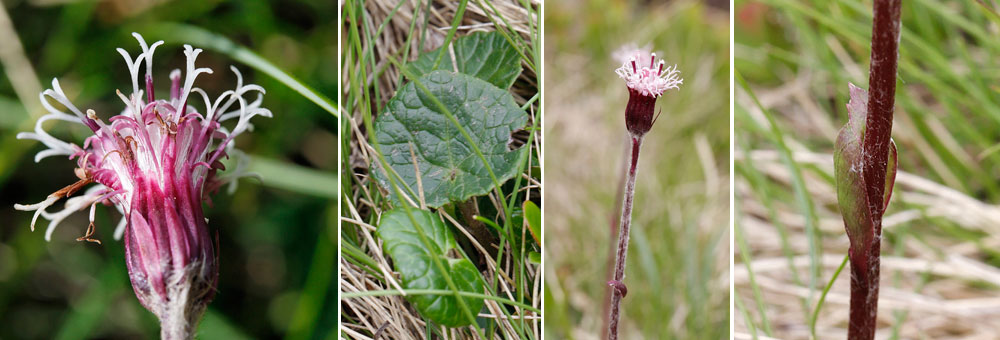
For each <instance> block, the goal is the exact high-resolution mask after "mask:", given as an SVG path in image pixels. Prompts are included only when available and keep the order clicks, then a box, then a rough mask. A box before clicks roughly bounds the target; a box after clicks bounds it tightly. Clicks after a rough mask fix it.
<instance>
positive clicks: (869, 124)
mask: <svg viewBox="0 0 1000 340" xmlns="http://www.w3.org/2000/svg"><path fill="white" fill-rule="evenodd" d="M900 6H901V4H900V0H875V2H874V8H873V13H874V19H873V22H872V54H871V69H870V71H869V79H868V115H867V118H866V122H865V134H864V141H863V146H862V148H863V149H862V150H863V154H862V157H864V163H863V170H862V171H863V172H862V174H863V176H864V180H865V183H866V185H865V186H866V190H865V193H866V195H867V201H868V210H869V211H870V212H871V218H872V227H873V229H874V230H872V232H873V233H874V237H873V238H872V243H871V245H870V248H869V249H852V251H851V253H850V254H851V316H850V323H849V326H848V330H847V338H848V339H850V340H870V339H874V338H875V328H876V320H877V316H878V288H879V262H880V259H879V257H880V254H879V251H880V248H881V238H882V213H883V211H884V207H885V202H883V200H884V197H885V181H886V169H887V167H888V165H889V143H890V134H891V132H892V116H893V106H894V105H895V98H896V67H897V66H896V65H897V61H898V59H899V32H900Z"/></svg>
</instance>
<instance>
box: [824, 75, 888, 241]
mask: <svg viewBox="0 0 1000 340" xmlns="http://www.w3.org/2000/svg"><path fill="white" fill-rule="evenodd" d="M849 86H850V97H851V99H850V101H849V102H848V103H847V112H848V120H847V124H846V125H844V127H843V128H842V129H841V130H840V134H839V135H838V136H837V142H836V146H835V148H834V153H833V160H834V163H833V166H834V175H835V177H836V180H837V202H838V203H839V205H840V213H841V214H842V215H843V218H844V225H845V227H846V229H847V237H848V238H849V239H850V242H851V250H852V251H856V252H861V251H863V250H865V249H867V248H868V247H869V245H871V243H872V240H873V238H874V237H875V230H874V228H875V225H874V219H875V218H881V217H882V213H883V212H884V210H885V206H888V204H889V198H890V197H891V196H892V185H893V183H894V182H895V177H896V162H897V160H896V145H895V142H893V141H892V140H890V141H889V143H890V145H889V158H888V161H889V162H888V163H889V164H888V166H887V169H886V177H885V179H886V182H885V184H884V185H885V193H884V196H883V198H884V201H883V202H884V206H883V207H882V211H874V212H873V211H870V210H869V208H868V199H867V195H866V194H865V191H866V190H867V186H866V185H865V180H864V176H863V174H862V171H863V170H862V169H863V168H864V167H863V166H862V165H863V163H864V156H863V150H862V148H863V145H864V135H865V121H866V118H867V115H868V109H867V107H868V92H867V91H865V90H864V89H861V88H858V87H856V86H854V84H850V85H849Z"/></svg>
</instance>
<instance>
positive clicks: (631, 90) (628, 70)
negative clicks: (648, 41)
mask: <svg viewBox="0 0 1000 340" xmlns="http://www.w3.org/2000/svg"><path fill="white" fill-rule="evenodd" d="M647 56H648V58H646V57H647ZM645 60H649V66H642V65H641V62H642V61H645ZM664 64H665V62H664V61H663V59H659V60H657V59H656V53H648V52H645V51H643V50H635V51H634V52H633V53H632V57H631V58H629V60H627V61H625V62H624V63H623V64H622V66H621V67H620V68H618V69H617V70H615V73H617V74H618V76H619V77H621V78H622V79H623V80H625V86H627V87H628V104H627V105H626V106H625V126H626V127H627V128H628V131H629V133H630V134H631V135H632V136H633V137H642V136H644V135H645V134H646V133H647V132H649V129H651V128H652V127H653V123H654V122H656V117H655V116H654V115H653V111H654V108H655V106H656V98H658V97H659V96H661V95H663V93H664V92H666V91H667V90H669V89H679V88H680V87H679V85H681V84H683V83H684V79H681V78H679V77H678V76H679V75H680V71H678V70H677V65H674V66H673V67H667V68H664Z"/></svg>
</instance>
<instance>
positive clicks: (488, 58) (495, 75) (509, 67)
mask: <svg viewBox="0 0 1000 340" xmlns="http://www.w3.org/2000/svg"><path fill="white" fill-rule="evenodd" d="M452 46H453V47H454V48H453V49H452V50H453V51H454V53H455V59H454V60H452V58H451V56H452V54H451V52H452V50H449V49H445V51H444V55H443V56H442V57H441V62H440V63H439V64H438V66H437V68H434V61H435V60H437V57H438V53H440V52H441V49H443V48H445V46H442V47H439V48H437V49H435V50H433V51H430V52H424V53H423V54H421V55H420V56H419V57H418V58H417V60H414V61H413V62H411V63H410V64H409V65H410V68H411V69H412V70H413V71H414V73H416V74H417V76H423V75H425V74H427V73H430V72H431V71H435V70H447V71H457V72H459V73H464V74H468V75H470V76H473V77H476V78H479V79H482V80H485V81H487V82H489V83H490V84H493V85H496V87H499V88H501V89H505V90H506V89H509V88H510V87H511V86H512V85H514V80H516V79H517V76H518V75H520V74H521V57H520V55H518V53H517V50H516V49H515V48H514V46H512V45H511V44H510V43H509V42H508V41H507V39H505V38H504V37H503V35H502V34H500V33H499V32H475V33H472V34H469V35H467V36H464V37H460V38H458V39H455V42H453V43H452Z"/></svg>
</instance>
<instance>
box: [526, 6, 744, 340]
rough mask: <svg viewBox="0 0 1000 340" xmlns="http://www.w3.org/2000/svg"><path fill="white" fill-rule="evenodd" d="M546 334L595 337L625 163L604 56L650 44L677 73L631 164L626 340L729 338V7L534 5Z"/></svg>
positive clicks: (620, 87) (620, 96) (620, 109)
mask: <svg viewBox="0 0 1000 340" xmlns="http://www.w3.org/2000/svg"><path fill="white" fill-rule="evenodd" d="M545 5H546V6H545V84H544V86H545V98H544V105H545V112H546V113H545V116H544V128H545V131H544V134H543V135H544V136H545V137H544V155H545V156H544V159H545V184H546V188H545V191H544V195H545V196H544V202H545V207H544V211H545V215H544V224H545V240H544V241H545V247H544V251H545V271H546V277H545V286H546V289H545V334H546V336H548V337H549V338H554V339H598V338H600V336H601V334H602V331H603V328H604V323H603V318H604V315H605V313H606V311H607V310H606V309H605V307H604V305H605V301H606V300H607V298H608V296H607V293H608V291H609V288H608V286H607V284H606V282H607V281H608V279H609V277H610V273H609V270H608V268H609V266H611V265H612V263H611V262H610V261H609V260H608V259H609V256H610V251H611V250H610V249H611V248H612V247H613V245H614V242H615V237H614V235H613V234H612V233H611V226H612V223H611V221H612V220H617V219H618V215H617V212H615V211H614V206H615V203H616V202H618V201H620V200H621V196H620V195H621V193H620V192H618V187H619V183H620V182H621V181H622V172H623V171H624V170H623V163H624V162H626V157H625V156H626V153H627V147H626V139H627V133H626V130H625V120H624V111H625V104H626V102H627V98H628V92H627V90H626V87H625V84H624V82H623V81H622V80H620V78H619V77H618V76H617V75H616V74H615V72H614V70H615V69H616V68H618V67H619V66H621V63H622V62H621V61H616V60H615V59H614V58H613V57H612V55H613V54H614V52H616V51H617V50H619V49H620V47H621V46H623V45H627V44H629V43H634V44H636V45H637V46H638V47H643V46H647V45H648V46H649V47H650V48H651V49H652V50H653V51H656V52H659V53H658V54H657V56H658V57H662V58H664V59H666V62H667V63H668V64H670V65H673V64H677V67H678V69H680V70H681V72H682V73H681V77H683V78H684V85H682V86H681V88H680V89H679V90H671V91H668V92H667V93H665V94H664V96H663V97H662V98H660V99H659V100H658V107H659V108H661V109H662V110H663V114H662V116H661V117H660V119H659V120H658V122H657V123H656V125H654V126H653V129H652V131H650V132H649V134H647V135H646V137H645V142H644V143H643V148H642V153H641V155H640V157H639V158H640V159H639V170H638V178H637V180H636V197H635V205H634V212H633V217H632V220H633V224H632V232H631V245H630V247H629V256H628V266H627V267H626V276H625V283H626V284H627V285H628V295H627V296H626V297H625V298H624V300H623V301H622V308H623V314H622V326H621V332H620V335H621V337H622V338H624V339H639V338H648V339H726V338H728V337H729V261H728V260H729V232H728V231H729V170H728V168H729V167H728V164H729V74H730V73H729V14H728V2H726V1H719V2H712V1H708V2H701V1H667V2H654V1H609V0H588V1H565V0H563V1H558V0H550V1H546V3H545Z"/></svg>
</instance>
